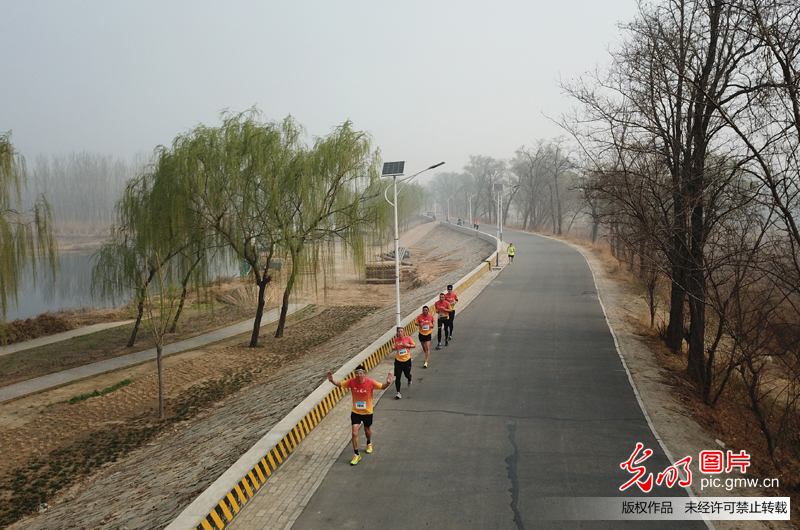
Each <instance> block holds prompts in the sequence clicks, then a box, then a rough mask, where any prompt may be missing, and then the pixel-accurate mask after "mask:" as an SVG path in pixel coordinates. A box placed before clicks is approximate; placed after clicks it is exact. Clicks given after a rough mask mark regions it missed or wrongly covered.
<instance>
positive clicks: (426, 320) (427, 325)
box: [417, 306, 433, 368]
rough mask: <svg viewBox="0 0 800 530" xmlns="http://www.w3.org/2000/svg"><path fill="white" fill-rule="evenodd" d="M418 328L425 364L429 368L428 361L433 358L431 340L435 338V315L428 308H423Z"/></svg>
mask: <svg viewBox="0 0 800 530" xmlns="http://www.w3.org/2000/svg"><path fill="white" fill-rule="evenodd" d="M417 327H418V328H419V343H420V344H422V351H424V352H425V364H423V365H422V367H423V368H427V367H428V360H429V359H430V358H431V338H432V337H433V315H431V312H430V308H429V307H428V306H422V314H421V315H419V316H418V317H417Z"/></svg>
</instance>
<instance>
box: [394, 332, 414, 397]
mask: <svg viewBox="0 0 800 530" xmlns="http://www.w3.org/2000/svg"><path fill="white" fill-rule="evenodd" d="M415 346H416V343H415V342H414V339H412V338H411V337H409V336H407V335H406V330H405V328H403V327H402V326H399V327H398V328H397V335H396V336H395V338H394V351H395V358H394V377H395V380H394V384H395V386H396V387H397V395H396V396H395V397H396V398H397V399H401V398H402V397H403V396H402V395H401V394H400V382H401V381H402V376H403V375H405V376H406V379H408V386H411V384H412V383H411V349H412V348H414V347H415Z"/></svg>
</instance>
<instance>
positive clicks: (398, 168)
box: [381, 161, 444, 327]
mask: <svg viewBox="0 0 800 530" xmlns="http://www.w3.org/2000/svg"><path fill="white" fill-rule="evenodd" d="M405 164H406V163H405V161H403V162H385V163H384V164H383V171H382V172H381V177H392V185H391V187H393V188H394V202H392V201H390V200H389V197H387V196H386V194H387V193H388V192H389V187H390V186H386V190H384V192H383V198H384V199H386V202H388V203H389V204H391V205H392V206H393V207H394V290H395V309H396V319H395V320H396V325H397V326H398V327H399V326H400V256H399V254H400V236H399V231H398V226H397V194H398V193H399V192H398V190H397V177H402V176H403V169H405ZM443 164H444V162H439V163H438V164H434V165H432V166H431V167H428V168H425V169H423V170H422V171H420V172H418V173H414V174H413V175H411V176H410V177H406V178H404V179H400V182H405V183H408V182H409V181H410V180H411V179H413V178H414V177H416V176H417V175H420V174H422V173H425V172H426V171H429V170H431V169H435V168H437V167H439V166H441V165H443ZM404 187H405V185H404V186H403V187H401V188H400V191H403V188H404Z"/></svg>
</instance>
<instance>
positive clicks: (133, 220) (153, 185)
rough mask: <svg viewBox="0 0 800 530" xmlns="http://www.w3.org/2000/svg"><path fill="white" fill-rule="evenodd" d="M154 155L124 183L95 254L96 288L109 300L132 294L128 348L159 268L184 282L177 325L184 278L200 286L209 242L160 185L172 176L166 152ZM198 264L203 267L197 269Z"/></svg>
mask: <svg viewBox="0 0 800 530" xmlns="http://www.w3.org/2000/svg"><path fill="white" fill-rule="evenodd" d="M156 156H157V158H156V160H155V162H154V163H153V164H151V165H150V166H149V167H148V168H147V170H146V171H145V172H143V173H142V174H141V175H139V176H137V177H135V178H133V179H131V180H129V181H128V183H127V185H126V187H125V191H124V192H123V194H122V197H121V198H120V199H119V200H118V201H117V204H116V219H117V223H116V225H115V226H114V227H112V230H111V234H110V235H109V237H108V238H107V239H106V241H105V242H104V243H103V244H102V245H101V246H100V248H99V249H98V250H97V251H96V252H95V254H94V260H95V264H94V266H93V268H92V284H93V287H94V288H95V289H99V290H100V291H101V293H102V294H103V295H104V296H109V297H111V298H112V299H114V298H116V297H118V296H128V295H129V293H131V292H133V293H134V300H135V302H136V304H137V316H136V323H135V324H134V326H133V330H132V331H131V336H130V339H129V340H128V347H132V346H133V345H134V344H135V342H136V337H137V335H138V331H139V328H140V326H141V323H142V318H143V316H144V310H145V301H146V300H145V299H146V296H147V293H148V289H149V287H150V283H151V282H152V281H153V279H154V278H155V276H156V274H157V272H158V271H159V270H165V269H166V270H168V271H169V272H170V274H175V275H177V276H180V277H181V278H182V279H183V285H182V287H183V292H182V296H181V302H180V304H178V306H177V311H176V312H175V314H174V318H173V321H172V325H171V326H170V330H172V329H174V328H175V325H176V324H177V318H178V317H179V315H180V310H181V309H182V307H183V302H184V300H185V293H186V287H187V283H188V281H189V279H190V278H193V277H194V278H195V279H196V283H198V284H200V283H202V282H203V281H204V280H206V279H207V277H208V258H207V255H208V252H207V250H208V248H207V241H208V238H206V237H205V233H204V232H203V231H202V229H201V227H198V224H197V223H195V222H194V218H193V217H192V216H191V215H188V214H187V213H186V210H187V202H186V201H185V200H181V199H180V198H176V197H175V195H176V194H175V193H174V192H173V190H172V189H171V188H170V189H165V187H164V186H163V183H164V181H165V180H168V178H171V177H172V175H173V173H172V170H173V163H172V162H171V158H170V157H169V154H168V153H167V152H165V151H164V150H162V151H161V152H158V153H157V155H156ZM200 263H203V264H204V265H205V266H202V267H199V266H198V265H199V264H200Z"/></svg>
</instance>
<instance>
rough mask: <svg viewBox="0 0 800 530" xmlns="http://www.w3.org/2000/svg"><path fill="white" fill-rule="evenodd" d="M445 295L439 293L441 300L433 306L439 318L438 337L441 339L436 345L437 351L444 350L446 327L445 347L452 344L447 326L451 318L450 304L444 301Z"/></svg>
mask: <svg viewBox="0 0 800 530" xmlns="http://www.w3.org/2000/svg"><path fill="white" fill-rule="evenodd" d="M444 296H445V295H444V293H439V300H437V301H436V303H435V304H433V310H434V311H435V312H436V316H437V317H438V318H437V320H436V323H437V329H438V331H437V333H436V335H437V337H438V339H439V343H438V344H437V345H436V349H437V350H441V349H442V328H443V327H444V345H445V346H449V345H450V343H449V342H448V340H449V339H448V338H447V332H448V331H449V329H450V327H449V326H448V324H447V320H448V319H449V318H450V304H449V303H448V302H447V300H445V299H444Z"/></svg>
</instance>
